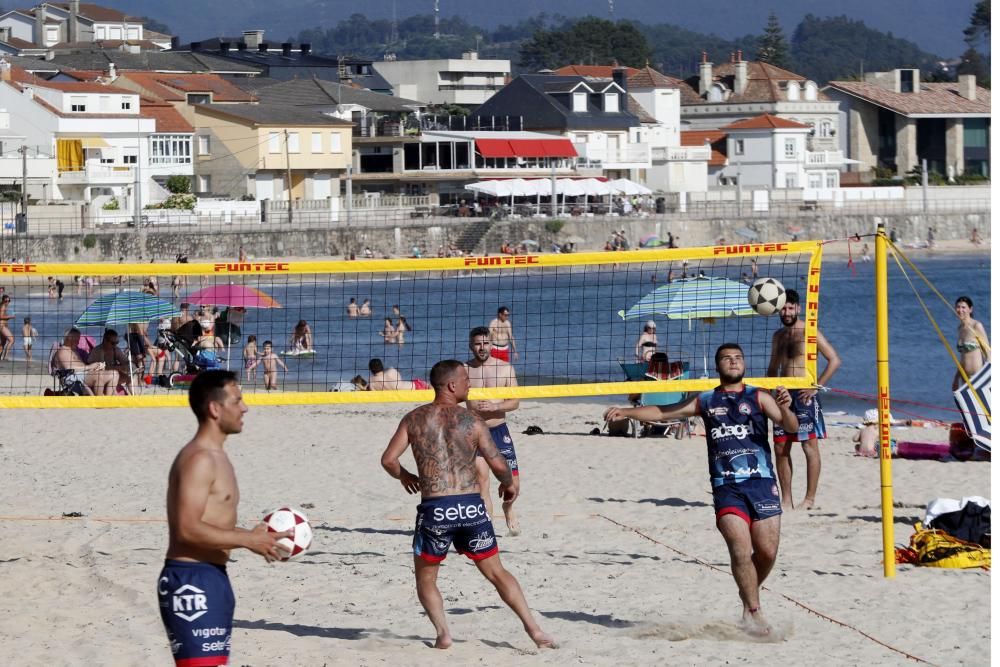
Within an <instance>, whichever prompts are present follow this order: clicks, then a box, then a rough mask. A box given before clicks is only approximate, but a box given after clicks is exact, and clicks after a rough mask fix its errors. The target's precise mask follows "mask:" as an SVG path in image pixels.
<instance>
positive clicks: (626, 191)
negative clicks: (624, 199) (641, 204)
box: [610, 178, 653, 195]
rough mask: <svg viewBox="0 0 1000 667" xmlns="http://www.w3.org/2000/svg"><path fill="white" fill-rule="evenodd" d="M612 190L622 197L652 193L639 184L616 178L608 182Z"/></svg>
mask: <svg viewBox="0 0 1000 667" xmlns="http://www.w3.org/2000/svg"><path fill="white" fill-rule="evenodd" d="M610 185H611V187H612V189H614V191H615V192H616V193H617V194H622V195H651V194H653V191H652V190H650V189H649V188H647V187H646V186H645V185H642V184H641V183H636V182H635V181H630V180H629V179H627V178H616V179H615V180H613V181H611V182H610Z"/></svg>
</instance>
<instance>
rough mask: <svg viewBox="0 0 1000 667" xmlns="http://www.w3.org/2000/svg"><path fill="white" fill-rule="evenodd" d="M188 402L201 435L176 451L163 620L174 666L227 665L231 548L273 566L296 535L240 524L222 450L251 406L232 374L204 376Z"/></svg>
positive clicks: (162, 582) (236, 493) (160, 590)
mask: <svg viewBox="0 0 1000 667" xmlns="http://www.w3.org/2000/svg"><path fill="white" fill-rule="evenodd" d="M188 402H189V403H190V405H191V409H192V410H193V411H194V414H195V416H196V417H197V418H198V432H197V433H195V436H194V438H193V439H192V440H191V441H190V442H189V443H188V444H186V445H184V447H183V448H182V449H181V451H180V452H179V453H178V454H177V458H175V459H174V463H173V465H172V466H171V467H170V476H169V478H168V486H167V524H168V526H169V530H170V542H169V545H168V546H167V557H166V561H165V562H164V564H163V570H161V571H160V577H159V579H158V581H157V586H156V592H157V596H158V598H159V602H160V618H161V619H162V620H163V626H164V627H165V628H166V631H167V640H168V641H169V642H170V648H171V650H172V651H173V654H174V661H175V662H176V664H177V665H178V667H179V666H181V665H204V666H209V665H225V664H228V661H229V646H230V642H231V641H232V630H233V610H234V608H235V606H236V600H235V598H234V596H233V589H232V587H231V586H230V584H229V575H228V574H226V562H227V561H228V560H229V552H230V551H231V550H233V549H238V548H243V549H249V550H251V551H253V552H254V553H256V554H260V555H261V556H263V557H264V559H265V560H267V561H268V562H271V561H274V560H276V559H278V558H279V557H280V556H281V555H282V554H281V553H280V549H281V547H280V546H278V540H280V539H282V538H284V537H291V536H292V531H290V530H289V531H286V532H283V533H273V532H268V529H267V526H266V525H264V524H263V523H259V524H257V525H256V526H255V527H254V528H253V530H247V529H245V528H237V527H236V508H237V507H238V505H239V503H240V490H239V487H238V486H237V484H236V473H235V471H234V470H233V465H232V463H231V462H230V461H229V457H228V456H227V455H226V451H225V449H224V447H225V443H226V437H227V436H229V435H232V434H234V433H239V432H241V431H242V430H243V415H244V414H246V411H247V405H246V403H244V402H243V394H242V392H241V391H240V386H239V384H237V378H236V374H235V373H232V372H230V371H205V372H203V373H199V374H198V376H197V377H196V378H195V379H194V382H192V383H191V389H190V391H189V393H188Z"/></svg>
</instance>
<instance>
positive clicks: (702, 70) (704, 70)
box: [698, 51, 712, 95]
mask: <svg viewBox="0 0 1000 667" xmlns="http://www.w3.org/2000/svg"><path fill="white" fill-rule="evenodd" d="M711 87H712V63H710V62H708V53H707V52H706V51H702V52H701V64H700V65H698V94H699V95H704V94H705V93H707V92H708V89H709V88H711Z"/></svg>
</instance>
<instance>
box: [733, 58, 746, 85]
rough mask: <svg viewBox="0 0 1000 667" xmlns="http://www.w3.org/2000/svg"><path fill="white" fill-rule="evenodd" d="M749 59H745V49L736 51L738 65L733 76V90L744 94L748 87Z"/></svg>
mask: <svg viewBox="0 0 1000 667" xmlns="http://www.w3.org/2000/svg"><path fill="white" fill-rule="evenodd" d="M747 67H748V64H747V61H745V60H743V51H737V52H736V67H735V75H734V77H733V92H734V93H736V94H737V95H742V94H743V91H745V90H746V89H747Z"/></svg>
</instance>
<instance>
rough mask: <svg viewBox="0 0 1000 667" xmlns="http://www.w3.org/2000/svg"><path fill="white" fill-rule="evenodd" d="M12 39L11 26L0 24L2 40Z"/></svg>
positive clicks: (0, 37) (0, 39) (0, 40)
mask: <svg viewBox="0 0 1000 667" xmlns="http://www.w3.org/2000/svg"><path fill="white" fill-rule="evenodd" d="M9 40H10V26H0V42H6V41H9Z"/></svg>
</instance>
